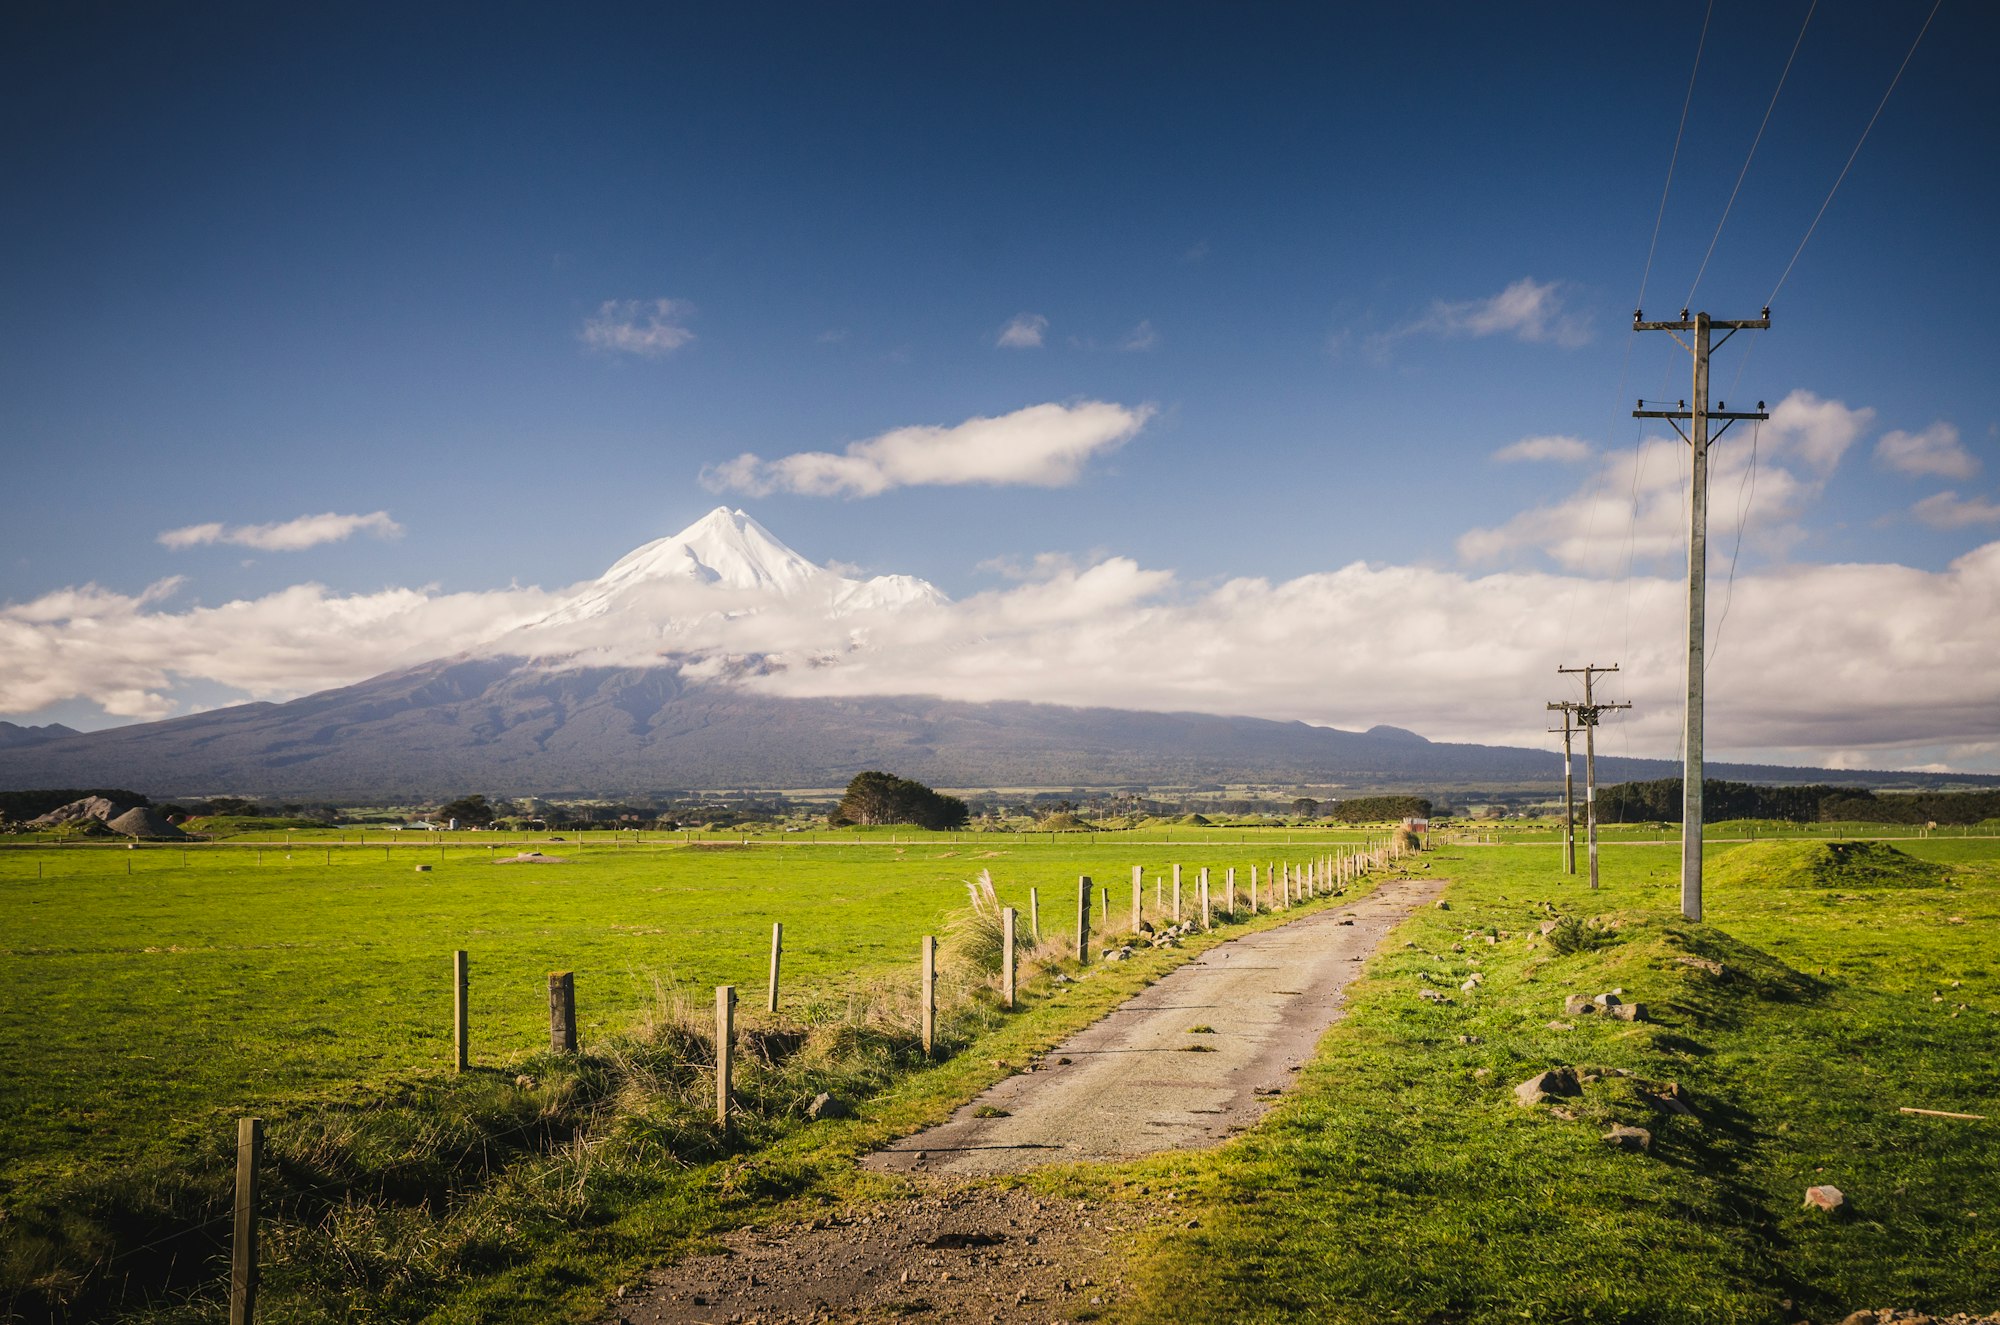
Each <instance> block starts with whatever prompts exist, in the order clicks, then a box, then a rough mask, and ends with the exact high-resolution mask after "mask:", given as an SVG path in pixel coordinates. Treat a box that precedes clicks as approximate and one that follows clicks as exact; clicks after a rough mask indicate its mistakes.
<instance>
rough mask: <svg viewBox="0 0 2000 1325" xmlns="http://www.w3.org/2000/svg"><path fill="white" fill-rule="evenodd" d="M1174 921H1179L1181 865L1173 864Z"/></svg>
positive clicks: (1177, 922) (1176, 922) (1178, 922)
mask: <svg viewBox="0 0 2000 1325" xmlns="http://www.w3.org/2000/svg"><path fill="white" fill-rule="evenodd" d="M1174 923H1175V924H1176V925H1178V924H1180V923H1181V867H1180V866H1178V865H1176V866H1174Z"/></svg>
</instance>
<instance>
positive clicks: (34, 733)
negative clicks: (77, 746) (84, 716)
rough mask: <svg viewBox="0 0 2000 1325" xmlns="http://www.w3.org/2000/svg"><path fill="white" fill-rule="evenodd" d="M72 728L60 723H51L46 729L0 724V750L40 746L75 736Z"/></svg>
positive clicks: (11, 723)
mask: <svg viewBox="0 0 2000 1325" xmlns="http://www.w3.org/2000/svg"><path fill="white" fill-rule="evenodd" d="M77 734H78V733H77V730H76V728H74V727H65V726H63V725H62V724H61V723H60V722H52V723H50V724H49V725H48V726H46V727H23V726H21V725H20V724H18V723H13V722H0V750H12V749H16V748H18V747H20V746H24V745H42V744H45V743H47V742H49V741H53V740H58V739H60V738H62V737H64V736H75V735H77Z"/></svg>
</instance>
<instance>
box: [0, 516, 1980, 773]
mask: <svg viewBox="0 0 2000 1325" xmlns="http://www.w3.org/2000/svg"><path fill="white" fill-rule="evenodd" d="M1008 569H1009V570H1011V571H1014V572H1017V573H1019V574H1020V575H1022V576H1023V577H1024V578H1022V579H1021V580H1020V582H1018V583H1013V584H1009V585H1006V586H1004V587H1001V588H999V589H996V590H994V591H991V592H988V593H984V594H979V595H976V596H973V597H971V598H967V599H964V600H962V601H959V602H954V603H926V604H919V605H917V606H915V607H910V608H904V609H901V610H875V609H871V610H867V611H864V612H859V613H854V614H849V615H844V616H840V617H833V616H830V615H829V614H828V613H827V612H826V611H825V608H824V604H818V603H813V602H808V601H802V600H796V599H794V600H779V601H776V602H772V601H770V600H768V599H763V600H760V599H758V598H756V597H755V596H754V595H752V594H750V593H748V592H735V591H732V592H723V591H719V590H717V589H716V588H715V587H713V586H704V585H700V584H697V583H695V582H693V581H687V582H684V583H679V584H673V585H666V586H663V594H662V596H661V598H660V599H659V600H658V602H657V603H652V604H648V610H646V611H644V612H639V613H631V614H614V615H612V616H608V617H597V618H588V619H575V618H571V619H566V620H563V621H561V622H560V623H559V624H557V625H553V626H544V627H536V626H534V625H533V623H535V622H538V621H542V620H544V619H545V618H547V617H548V616H549V614H550V612H551V610H552V609H553V608H554V607H555V606H556V605H558V604H560V603H561V602H562V601H563V596H562V595H560V594H556V593H547V592H543V591H540V590H535V589H509V590H505V591H499V592H493V593H482V594H440V593H437V592H435V591H432V590H404V589H391V590H384V591H382V592H380V593H373V594H359V595H337V594H332V593H330V592H328V591H327V590H325V589H324V588H322V587H320V586H317V585H300V586H297V587H294V588H291V589H286V590H283V591H281V592H278V593H274V594H270V595H267V596H265V597H263V598H258V599H254V600H245V601H240V602H232V603H226V604H223V605H221V606H218V607H203V606H199V605H197V606H192V607H186V608H183V609H181V610H177V611H171V610H166V608H165V600H166V598H167V597H169V596H170V595H171V594H172V592H173V586H172V585H171V584H168V583H163V584H162V585H158V586H154V587H153V588H152V589H149V590H148V591H146V592H145V593H141V594H133V595H120V594H116V593H113V592H110V591H106V590H103V589H101V588H97V587H95V586H89V585H86V586H83V587H81V588H77V589H70V590H64V591H62V592H61V593H59V594H51V595H47V596H45V597H43V598H41V599H38V600H36V601H35V602H33V603H28V604H22V605H19V606H9V607H4V608H0V713H29V712H33V711H35V710H36V709H39V708H43V707H45V706H47V705H50V704H53V703H57V702H60V701H63V700H66V699H74V698H77V697H84V698H90V699H95V700H97V701H98V702H99V703H100V704H103V705H106V706H107V707H108V708H111V709H112V710H113V711H115V712H117V713H118V714H119V715H121V716H131V717H154V716H159V715H160V714H162V713H163V712H165V711H166V710H167V709H168V708H169V707H171V705H172V704H173V702H174V698H175V695H176V691H177V688H178V687H179V686H180V685H181V684H182V683H183V682H196V681H200V682H209V683H214V684H219V685H222V686H226V687H230V688H232V689H234V690H236V691H238V692H241V693H245V694H248V695H252V696H255V697H259V698H271V699H283V698H287V697H289V696H292V695H296V694H299V693H303V692H308V691H312V690H317V689H322V688H325V687H328V686H333V685H340V684H347V683H352V682H354V681H357V680H360V679H362V678H364V677H366V676H369V675H372V674H375V673H379V672H381V671H385V670H388V669H390V668H393V667H396V666H402V665H408V664H411V663H415V662H418V661H422V660H426V659H430V658H435V657H441V656H445V655H448V654H451V653H455V652H459V651H461V650H470V651H473V652H483V653H488V654H516V653H518V654H526V655H528V656H535V657H540V658H543V659H546V660H548V662H547V665H549V666H551V667H562V666H570V665H577V664H578V663H587V664H603V665H630V666H638V665H647V664H657V663H659V662H661V661H662V655H663V654H671V655H672V656H673V657H674V658H676V659H689V658H693V659H696V660H697V661H695V662H693V663H690V664H688V666H689V670H690V676H691V677H694V678H707V679H723V678H727V677H732V676H739V675H742V674H743V673H745V672H746V671H749V672H754V675H751V676H750V677H749V678H748V679H746V680H744V681H743V682H742V684H746V685H751V686H755V687H758V688H761V689H765V690H769V691H772V692H775V693H780V694H792V695H832V696H837V695H869V694H932V695H942V696H946V697H949V698H954V699H963V700H972V701H981V700H1003V699H1004V700H1023V701H1037V702H1050V703H1067V704H1102V705H1110V706H1116V707H1121V708H1137V709H1150V710H1158V711H1172V710H1195V711H1206V712H1216V713H1237V714H1248V715H1253V716H1261V717H1269V718H1279V719H1288V720H1289V719H1302V720H1306V721H1310V722H1317V723H1323V724H1329V725H1335V726H1342V727H1348V728H1357V727H1366V726H1369V725H1372V724H1373V723H1375V722H1391V723H1396V724H1398V725H1402V726H1408V727H1413V728H1415V729H1417V730H1420V731H1423V732H1424V733H1425V734H1427V735H1429V736H1431V737H1433V738H1435V739H1439V740H1472V741H1483V742H1504V743H1510V744H1520V745H1531V746H1541V747H1544V748H1546V745H1547V739H1548V738H1547V737H1546V735H1545V734H1544V732H1543V730H1542V729H1543V726H1544V723H1543V721H1542V719H1543V716H1544V715H1543V714H1542V712H1541V701H1542V700H1543V699H1544V698H1545V697H1547V696H1549V695H1551V694H1557V693H1560V691H1558V690H1551V687H1552V686H1557V685H1558V684H1559V681H1558V678H1557V677H1556V674H1555V671H1554V669H1555V667H1556V666H1557V664H1559V663H1563V662H1569V661H1574V660H1575V659H1576V658H1579V657H1582V656H1585V655H1593V656H1597V657H1600V658H1602V657H1608V656H1614V655H1615V656H1616V657H1617V660H1618V661H1619V662H1620V663H1621V665H1622V671H1621V672H1620V675H1619V678H1618V688H1617V691H1616V694H1615V696H1614V697H1616V698H1627V699H1631V700H1632V701H1634V703H1635V704H1636V705H1637V707H1636V708H1635V709H1634V710H1633V711H1632V713H1631V714H1629V715H1624V716H1621V717H1620V718H1618V719H1617V721H1616V724H1615V725H1613V726H1608V727H1607V728H1606V730H1605V732H1604V733H1603V734H1602V735H1601V736H1600V741H1599V746H1600V749H1603V750H1605V751H1606V752H1608V753H1611V754H1646V755H1655V756H1670V755H1671V754H1672V752H1673V750H1674V747H1675V740H1676V735H1677V732H1678V728H1679V699H1678V691H1679V686H1680V665H1681V647H1682V644H1681V629H1682V624H1683V623H1682V617H1681V613H1682V611H1683V602H1684V599H1683V596H1682V595H1683V589H1682V584H1681V579H1680V576H1679V574H1678V572H1677V571H1675V572H1670V573H1663V574H1661V575H1658V576H1641V577H1638V578H1636V579H1634V580H1632V581H1630V582H1629V583H1628V582H1627V581H1624V580H1599V579H1580V578H1577V577H1573V576H1568V575H1562V574H1552V573H1544V572H1531V573H1523V572H1513V571H1506V572H1499V573H1491V574H1471V573H1467V572H1463V571H1452V570H1447V569H1439V568H1431V567H1416V566H1394V565H1367V564H1363V563H1355V564H1352V565H1348V566H1344V567H1341V568H1339V569H1334V570H1327V571H1321V572H1315V573H1312V574H1307V575H1301V576H1298V577H1297V578H1294V579H1290V580H1285V581H1276V582H1274V581H1268V580H1263V579H1237V580H1230V581H1227V582H1225V583H1221V584H1191V583H1188V582H1186V581H1183V580H1182V579H1181V578H1180V577H1179V576H1178V575H1176V574H1175V573H1174V572H1173V571H1170V570H1164V569H1155V568H1148V567H1144V566H1142V565H1140V564H1139V563H1137V562H1136V561H1134V560H1132V559H1131V558H1128V557H1119V556H1112V557H1105V558H1100V559H1098V560H1096V561H1095V562H1094V563H1092V564H1089V565H1082V564H1078V563H1077V562H1074V561H1072V560H1070V559H1068V558H1065V557H1059V556H1045V557H1040V558H1034V559H1032V560H1031V561H1028V562H1023V563H1016V564H1013V565H1010V566H1009V567H1008ZM1552 603H1562V604H1570V603H1573V604H1574V606H1573V608H1571V609H1570V610H1567V611H1550V610H1548V608H1549V605H1550V604H1552ZM1856 604H1866V605H1867V611H1866V612H1863V613H1857V611H1856V607H1855V605H1856ZM1718 612H1719V605H1718ZM1710 638H1711V645H1712V650H1713V652H1712V658H1713V663H1712V666H1711V669H1710V673H1709V692H1710V710H1709V741H1710V753H1711V756H1712V757H1713V758H1717V759H1723V758H1749V757H1774V756H1777V755H1779V754H1780V753H1782V756H1783V758H1784V759H1785V761H1786V762H1805V763H1810V762H1817V761H1819V760H1821V759H1828V758H1833V757H1837V756H1838V757H1842V758H1846V759H1848V760H1849V761H1851V762H1855V763H1871V764H1874V765H1875V766H1878V767H1880V766H1896V765H1904V764H1921V763H1951V764H1958V765H1960V766H1964V765H1965V764H1967V763H1976V765H1977V766H1982V767H1990V766H1994V765H1995V763H1996V758H2000V669H1994V668H1992V667H1990V666H1988V665H1987V661H1988V660H1989V659H1991V658H1992V657H1994V656H1996V655H2000V542H1994V543H1991V544H1989V545H1987V546H1985V547H1982V548H1979V549H1976V550H1974V551H1972V552H1970V553H1967V554H1966V555H1964V556H1962V557H1960V558H1959V559H1958V560H1957V561H1955V562H1953V563H1952V564H1951V565H1950V566H1949V567H1948V568H1946V569H1944V570H1942V571H1928V570H1920V569H1915V568H1911V567H1905V566H1896V565H1853V564H1849V565H1832V566H1804V567H1792V568H1788V569H1785V570H1783V571H1775V572H1760V573H1747V574H1744V575H1742V576H1740V577H1739V578H1738V579H1737V582H1736V585H1735V590H1734V602H1733V605H1732V607H1731V610H1730V614H1729V617H1728V621H1727V623H1726V625H1714V626H1712V627H1711V637H1710ZM1806 658H1809V659H1811V660H1812V663H1811V666H1810V667H1809V668H1804V669H1802V668H1801V665H1800V660H1801V659H1806ZM1135 659H1143V660H1144V663H1145V665H1144V666H1135V665H1134V660H1135ZM746 660H751V661H754V662H755V664H756V665H755V667H754V668H752V667H745V666H744V663H745V661H746ZM1553 768H1554V762H1553V756H1551V769H1553Z"/></svg>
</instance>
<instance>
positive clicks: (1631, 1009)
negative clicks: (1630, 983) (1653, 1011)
mask: <svg viewBox="0 0 2000 1325" xmlns="http://www.w3.org/2000/svg"><path fill="white" fill-rule="evenodd" d="M1624 994H1625V991H1624V990H1622V989H1611V990H1607V991H1605V992H1604V993H1602V994H1571V995H1570V996H1569V997H1568V998H1565V999H1564V1000H1563V1015H1564V1016H1565V1017H1581V1016H1588V1015H1591V1014H1596V1015H1598V1016H1604V1017H1613V1018H1616V1019H1617V1020H1619V1021H1645V1020H1646V1005H1645V1004H1644V1003H1627V1002H1626V1001H1625V998H1624Z"/></svg>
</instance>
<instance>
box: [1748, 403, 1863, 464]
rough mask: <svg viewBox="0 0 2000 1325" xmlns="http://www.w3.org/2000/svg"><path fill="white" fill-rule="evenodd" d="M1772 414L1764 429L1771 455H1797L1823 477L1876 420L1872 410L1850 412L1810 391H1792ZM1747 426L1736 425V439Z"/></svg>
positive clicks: (1762, 432) (1764, 437) (1763, 437)
mask: <svg viewBox="0 0 2000 1325" xmlns="http://www.w3.org/2000/svg"><path fill="white" fill-rule="evenodd" d="M1718 408H1719V406H1718ZM1770 413H1771V417H1770V420H1769V421H1768V422H1766V423H1765V424H1764V425H1763V427H1762V429H1761V436H1762V439H1763V442H1764V444H1765V446H1766V448H1767V449H1768V450H1769V451H1770V453H1771V454H1772V455H1774V456H1784V455H1792V456H1796V457H1797V458H1798V459H1799V460H1801V461H1803V462H1804V463H1805V465H1806V466H1807V467H1808V468H1810V469H1813V470H1816V471H1817V472H1819V473H1821V474H1829V473H1832V472H1833V469H1834V467H1835V466H1837V465H1839V464H1840V458H1841V457H1842V456H1844V455H1846V454H1847V448H1848V447H1850V446H1852V445H1853V444H1854V442H1855V440H1856V439H1857V438H1859V437H1860V436H1861V434H1862V433H1864V432H1866V431H1867V430H1868V425H1869V424H1871V423H1873V422H1874V421H1875V411H1874V410H1872V409H1869V408H1867V407H1865V406H1864V407H1862V408H1860V409H1849V408H1848V407H1847V406H1846V405H1844V404H1842V403H1841V402H1840V401H1838V400H1825V399H1822V398H1821V397H1819V396H1816V395H1814V394H1813V393H1812V392H1810V391H1794V392H1792V393H1791V394H1790V395H1788V396H1786V397H1785V398H1784V399H1783V400H1781V401H1779V402H1778V403H1777V405H1776V406H1774V407H1773V408H1772V409H1771V411H1770ZM1748 426H1750V425H1748V424H1737V425H1736V430H1737V431H1736V436H1739V437H1740V436H1741V429H1743V428H1745V427H1748ZM1732 440H1733V439H1732Z"/></svg>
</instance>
